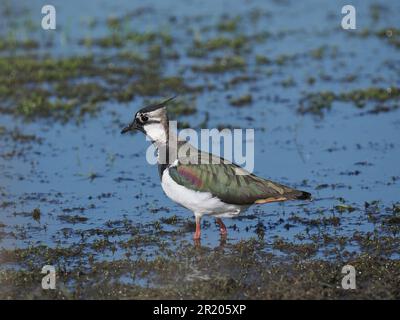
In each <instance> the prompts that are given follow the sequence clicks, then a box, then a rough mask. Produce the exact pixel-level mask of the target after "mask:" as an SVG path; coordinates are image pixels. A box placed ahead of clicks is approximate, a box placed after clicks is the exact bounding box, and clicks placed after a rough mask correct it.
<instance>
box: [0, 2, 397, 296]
mask: <svg viewBox="0 0 400 320" xmlns="http://www.w3.org/2000/svg"><path fill="white" fill-rule="evenodd" d="M53 2H54V4H55V6H56V8H57V29H56V30H52V31H45V30H43V29H41V25H40V22H41V17H42V15H41V14H40V9H41V7H40V3H35V4H32V3H31V2H30V1H25V2H24V1H20V2H13V1H3V2H2V6H1V9H0V10H1V13H0V15H1V19H0V20H1V22H0V24H1V29H0V30H1V40H0V97H1V98H0V114H1V116H0V298H2V299H16V298H17V299H38V298H45V299H104V298H117V299H148V298H156V299H158V298H168V299H170V298H174V299H181V298H200V299H214V298H220V299H288V298H289V299H306V298H310V299H352V298H357V299H358V298H363V299H399V298H400V250H399V249H400V238H399V231H400V199H399V180H400V169H399V166H398V159H399V158H400V143H399V139H398V137H399V130H400V118H399V115H400V113H399V112H400V111H399V106H400V82H399V75H400V60H399V50H400V25H399V21H400V20H399V19H398V18H399V16H400V5H399V3H398V2H397V1H374V0H372V1H354V4H353V5H354V6H355V7H356V9H357V29H356V30H352V31H346V30H343V29H341V27H340V21H341V18H342V15H341V7H342V5H344V4H346V3H343V4H341V3H336V2H326V4H325V5H321V2H319V1H313V0H308V1H304V2H297V1H290V0H289V1H287V0H285V1H271V2H266V1H261V0H260V1H255V0H252V1H244V2H242V1H240V2H239V1H232V3H231V4H230V5H229V11H228V10H227V6H226V3H225V2H224V1H205V2H206V3H205V4H204V1H202V2H199V1H194V2H187V1H180V0H177V1H170V2H169V1H165V2H161V3H159V2H157V1H149V2H148V4H146V5H143V4H132V2H131V1H117V2H105V1H99V2H78V1H68V2H63V1H53ZM77 7H79V8H80V9H79V13H78V14H77V11H76V8H77ZM174 95H178V97H177V98H176V100H175V101H174V102H173V103H172V104H171V106H170V108H169V113H170V116H171V118H172V119H176V120H178V123H179V128H187V127H191V128H194V129H196V130H200V129H201V128H218V129H224V128H231V129H232V128H243V129H246V128H253V129H255V140H254V146H255V170H254V172H255V173H256V174H257V175H260V176H263V177H266V178H270V179H272V180H275V181H279V182H281V183H284V184H288V185H290V186H292V187H296V188H301V189H303V190H306V191H308V192H311V193H312V194H313V199H314V200H313V201H312V202H291V203H281V204H269V205H263V206H254V207H252V208H251V209H250V210H248V211H247V212H246V213H245V214H244V215H243V216H241V217H239V218H237V219H232V220H226V221H225V223H226V225H227V227H228V237H227V238H226V239H224V238H220V236H219V234H218V228H217V226H216V225H215V224H214V221H213V220H212V219H211V218H208V219H207V218H205V219H203V222H202V228H203V235H202V241H201V243H200V245H196V244H195V243H193V241H192V233H193V232H194V218H193V215H192V213H190V212H188V211H187V210H186V209H184V208H181V207H179V206H177V205H176V204H174V203H173V202H171V201H170V200H169V199H168V198H167V197H166V196H165V195H164V194H163V192H162V190H161V187H160V184H159V178H158V172H157V168H156V167H155V166H153V165H150V164H148V163H147V162H146V158H145V152H146V150H147V147H148V144H149V142H148V141H146V140H145V138H144V136H142V135H141V134H132V135H130V136H128V137H126V136H121V135H120V133H119V132H120V130H121V128H122V127H123V126H124V125H125V124H126V123H128V122H129V121H130V120H131V118H132V116H133V114H134V113H135V112H136V110H137V109H139V108H140V107H142V106H144V105H146V104H148V103H150V102H154V101H160V100H161V99H165V98H167V97H170V96H174ZM244 139H245V138H244ZM45 265H52V266H54V267H55V269H56V289H55V290H43V289H42V287H41V281H42V277H43V276H44V275H43V274H41V270H42V267H43V266H45ZM345 265H351V266H353V267H354V268H355V270H356V289H354V290H344V289H343V288H342V278H343V277H344V274H342V273H341V271H342V268H343V266H345Z"/></svg>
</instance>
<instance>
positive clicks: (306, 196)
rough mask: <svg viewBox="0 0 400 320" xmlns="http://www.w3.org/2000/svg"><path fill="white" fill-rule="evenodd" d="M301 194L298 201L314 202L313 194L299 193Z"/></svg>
mask: <svg viewBox="0 0 400 320" xmlns="http://www.w3.org/2000/svg"><path fill="white" fill-rule="evenodd" d="M299 192H300V194H299V195H298V196H297V197H296V199H297V200H312V196H311V193H308V192H305V191H299Z"/></svg>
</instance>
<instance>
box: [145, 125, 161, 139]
mask: <svg viewBox="0 0 400 320" xmlns="http://www.w3.org/2000/svg"><path fill="white" fill-rule="evenodd" d="M144 130H145V131H146V135H147V136H149V137H150V139H151V140H153V141H155V142H166V140H167V137H166V134H165V130H164V128H163V126H162V125H161V124H159V123H152V124H148V125H145V127H144Z"/></svg>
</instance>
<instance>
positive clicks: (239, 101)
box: [229, 94, 253, 107]
mask: <svg viewBox="0 0 400 320" xmlns="http://www.w3.org/2000/svg"><path fill="white" fill-rule="evenodd" d="M252 102H253V97H252V95H251V94H245V95H243V96H241V97H237V98H232V99H231V100H229V103H230V104H231V105H232V106H234V107H244V106H247V105H249V104H251V103H252Z"/></svg>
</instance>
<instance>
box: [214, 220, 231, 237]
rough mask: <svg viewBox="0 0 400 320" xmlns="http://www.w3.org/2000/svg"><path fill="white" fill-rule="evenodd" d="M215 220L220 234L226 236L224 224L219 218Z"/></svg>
mask: <svg viewBox="0 0 400 320" xmlns="http://www.w3.org/2000/svg"><path fill="white" fill-rule="evenodd" d="M215 222H216V223H217V224H218V225H219V231H220V232H221V235H222V236H226V235H227V234H228V231H226V227H225V224H224V223H223V222H222V220H221V219H220V218H217V219H215Z"/></svg>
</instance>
